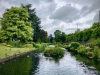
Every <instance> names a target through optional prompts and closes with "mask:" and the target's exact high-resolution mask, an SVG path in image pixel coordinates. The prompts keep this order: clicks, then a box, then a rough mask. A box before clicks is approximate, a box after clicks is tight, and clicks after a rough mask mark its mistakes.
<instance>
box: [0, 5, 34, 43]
mask: <svg viewBox="0 0 100 75" xmlns="http://www.w3.org/2000/svg"><path fill="white" fill-rule="evenodd" d="M28 17H29V15H28V12H27V9H26V8H20V7H11V8H10V9H7V10H6V11H5V13H4V14H3V18H2V19H1V31H0V39H2V40H3V41H10V40H20V41H21V42H26V41H28V40H32V34H33V29H32V27H31V22H29V21H28Z"/></svg>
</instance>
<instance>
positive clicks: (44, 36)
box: [40, 29, 48, 42]
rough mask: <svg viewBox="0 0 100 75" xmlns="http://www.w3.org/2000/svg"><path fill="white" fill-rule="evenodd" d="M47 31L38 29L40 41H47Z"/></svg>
mask: <svg viewBox="0 0 100 75" xmlns="http://www.w3.org/2000/svg"><path fill="white" fill-rule="evenodd" d="M47 36H48V33H47V31H44V30H43V29H42V30H41V31H40V40H41V42H47V41H48V38H47Z"/></svg>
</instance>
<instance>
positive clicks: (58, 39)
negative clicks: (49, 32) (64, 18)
mask: <svg viewBox="0 0 100 75" xmlns="http://www.w3.org/2000/svg"><path fill="white" fill-rule="evenodd" d="M54 35H55V41H56V42H65V41H66V35H65V33H64V32H61V31H60V30H56V31H55V32H54Z"/></svg>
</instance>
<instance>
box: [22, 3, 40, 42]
mask: <svg viewBox="0 0 100 75" xmlns="http://www.w3.org/2000/svg"><path fill="white" fill-rule="evenodd" d="M21 7H23V8H27V10H28V14H29V18H28V20H29V21H31V25H32V28H33V29H34V35H33V41H34V42H37V41H38V39H40V34H41V25H40V24H41V21H40V18H39V17H38V16H37V15H36V12H35V8H34V9H32V5H31V4H27V5H23V4H21Z"/></svg>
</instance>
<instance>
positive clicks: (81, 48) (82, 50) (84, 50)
mask: <svg viewBox="0 0 100 75" xmlns="http://www.w3.org/2000/svg"><path fill="white" fill-rule="evenodd" d="M77 50H78V53H80V54H83V55H85V54H87V53H88V52H89V48H86V47H85V46H84V45H80V46H79V48H78V49H77Z"/></svg>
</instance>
